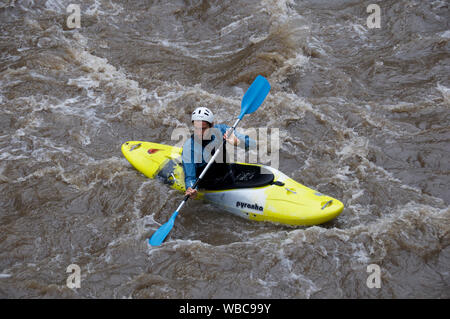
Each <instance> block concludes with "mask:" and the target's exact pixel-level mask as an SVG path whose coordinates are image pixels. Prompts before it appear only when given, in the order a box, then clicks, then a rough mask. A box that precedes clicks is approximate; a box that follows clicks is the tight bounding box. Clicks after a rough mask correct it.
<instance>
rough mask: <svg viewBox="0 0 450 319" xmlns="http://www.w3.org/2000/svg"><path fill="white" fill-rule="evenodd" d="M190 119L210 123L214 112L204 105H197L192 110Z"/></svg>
mask: <svg viewBox="0 0 450 319" xmlns="http://www.w3.org/2000/svg"><path fill="white" fill-rule="evenodd" d="M191 121H206V122H208V123H210V124H212V123H213V122H214V114H213V112H211V110H210V109H208V108H206V107H198V108H196V109H195V110H194V112H192V117H191Z"/></svg>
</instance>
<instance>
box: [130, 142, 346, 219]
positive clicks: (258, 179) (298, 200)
mask: <svg viewBox="0 0 450 319" xmlns="http://www.w3.org/2000/svg"><path fill="white" fill-rule="evenodd" d="M181 152H182V149H181V148H179V147H174V146H169V145H164V144H158V143H151V142H142V141H128V142H126V143H124V144H122V153H123V155H124V156H125V158H126V159H127V160H128V161H129V162H130V163H131V165H133V166H134V167H135V168H136V169H137V170H138V171H139V172H141V173H143V174H144V175H145V176H147V177H148V178H158V179H160V180H161V181H163V182H164V183H166V184H168V185H169V186H170V187H172V188H174V189H177V190H179V191H181V192H183V193H184V192H185V190H186V189H185V185H184V171H183V166H182V162H181ZM230 165H231V171H232V172H233V183H232V184H228V185H216V187H212V188H213V189H211V188H210V189H199V190H198V196H197V199H203V200H206V201H208V202H210V203H212V204H214V205H216V206H218V207H220V208H223V209H224V210H226V211H228V212H230V213H233V214H235V215H238V216H241V217H243V218H246V219H251V220H256V221H268V222H273V223H279V224H284V225H291V226H297V225H318V224H322V223H324V222H327V221H330V220H332V219H334V218H336V217H337V216H338V215H339V214H340V213H341V212H342V210H343V209H344V205H343V204H342V203H341V202H340V201H339V200H337V199H335V198H332V197H330V196H327V195H324V194H321V193H319V192H317V191H315V190H313V189H311V188H308V187H306V186H304V185H302V184H300V183H298V182H296V181H294V180H293V179H291V178H289V177H288V176H286V175H285V174H283V173H282V172H280V171H278V170H277V169H274V168H272V167H269V166H265V165H258V164H244V163H232V164H230Z"/></svg>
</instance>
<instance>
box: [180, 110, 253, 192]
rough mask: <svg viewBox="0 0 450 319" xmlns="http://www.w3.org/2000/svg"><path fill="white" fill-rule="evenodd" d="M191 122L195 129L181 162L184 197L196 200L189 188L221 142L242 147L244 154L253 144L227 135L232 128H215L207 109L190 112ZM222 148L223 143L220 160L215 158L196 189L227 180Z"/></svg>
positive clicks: (235, 135) (186, 143)
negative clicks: (223, 140) (184, 189)
mask: <svg viewBox="0 0 450 319" xmlns="http://www.w3.org/2000/svg"><path fill="white" fill-rule="evenodd" d="M191 121H192V124H193V126H194V134H192V135H191V138H190V139H188V140H187V141H186V142H185V143H184V146H183V153H182V161H183V169H184V176H185V178H184V181H185V185H186V193H185V195H189V196H190V197H191V198H195V197H196V195H197V190H196V189H193V188H192V187H193V186H194V184H195V181H196V180H197V178H198V177H199V176H200V174H201V172H202V171H203V169H204V168H205V167H206V165H207V164H208V162H209V160H210V159H211V158H212V156H213V155H214V150H215V149H216V148H217V147H219V146H220V143H221V142H222V140H221V139H222V138H223V139H225V140H226V141H227V142H228V143H230V144H231V145H240V146H241V147H244V148H245V150H246V151H248V150H249V149H250V148H253V147H255V146H256V142H255V141H254V140H253V139H251V138H250V137H248V136H247V135H243V134H239V133H238V132H236V131H235V132H234V133H232V134H231V135H229V130H230V129H231V128H230V127H229V126H227V125H225V124H214V114H213V112H211V110H209V109H208V108H206V107H198V108H196V109H195V110H194V112H192V116H191ZM225 145H226V143H224V147H223V150H222V156H217V157H216V159H215V162H214V163H213V164H212V165H211V166H210V168H209V169H208V171H207V173H206V174H205V176H204V177H203V178H202V181H201V182H200V184H199V185H198V186H199V187H202V185H203V186H204V185H207V184H208V183H223V182H224V180H225V179H227V178H229V177H230V171H229V165H227V163H228V160H227V156H226V147H225Z"/></svg>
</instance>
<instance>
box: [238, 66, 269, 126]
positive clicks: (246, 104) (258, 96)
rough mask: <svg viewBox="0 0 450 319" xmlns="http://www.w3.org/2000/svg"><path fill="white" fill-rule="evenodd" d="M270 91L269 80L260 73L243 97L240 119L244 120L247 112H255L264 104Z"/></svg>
mask: <svg viewBox="0 0 450 319" xmlns="http://www.w3.org/2000/svg"><path fill="white" fill-rule="evenodd" d="M269 91H270V84H269V81H267V79H266V78H265V77H263V76H261V75H258V76H257V77H256V79H255V81H253V83H252V85H250V87H249V88H248V90H247V92H245V95H244V97H243V98H242V103H241V114H239V119H240V120H242V118H243V117H244V115H245V114H250V113H253V112H255V111H256V110H257V109H258V107H259V106H260V105H261V104H262V102H263V101H264V99H265V98H266V96H267V94H269Z"/></svg>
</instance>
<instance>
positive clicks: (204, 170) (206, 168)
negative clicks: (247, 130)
mask: <svg viewBox="0 0 450 319" xmlns="http://www.w3.org/2000/svg"><path fill="white" fill-rule="evenodd" d="M240 121H241V119H237V120H236V122H235V123H234V125H233V126H232V127H231V131H230V132H229V136H231V134H233V132H234V130H235V129H236V126H237V125H238V124H239V122H240ZM224 143H225V140H222V143H221V144H220V147H219V148H218V149H217V150H216V151H215V152H214V155H213V157H212V158H211V159H210V160H209V162H208V164H207V165H206V167H205V168H204V169H203V171H202V173H201V174H200V176H199V177H198V178H197V180H196V181H195V183H194V185H193V186H192V188H193V189H196V188H197V186H198V184H199V183H200V181H201V179H202V178H203V176H205V174H206V172H207V171H208V169H209V167H210V166H211V165H212V163H213V162H214V161H215V159H216V157H217V155H218V154H219V151H220V150H221V149H222V146H223V144H224ZM189 197H190V196H189V195H186V196H184V199H183V201H182V202H181V204H180V206H178V208H177V209H176V211H177V212H179V211H180V209H181V208H183V206H184V204H185V203H186V202H187V201H188V199H189Z"/></svg>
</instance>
